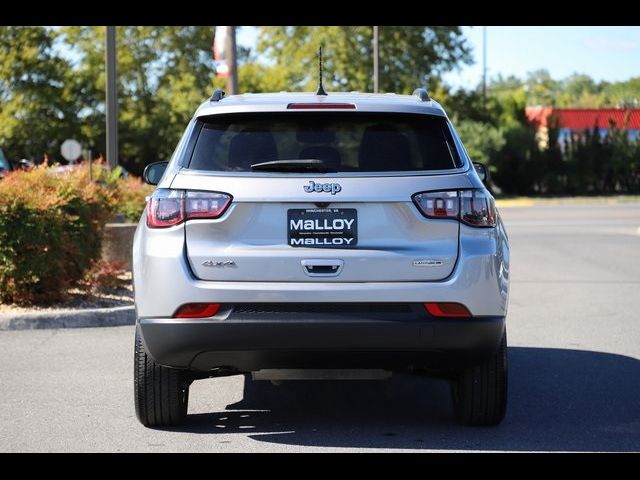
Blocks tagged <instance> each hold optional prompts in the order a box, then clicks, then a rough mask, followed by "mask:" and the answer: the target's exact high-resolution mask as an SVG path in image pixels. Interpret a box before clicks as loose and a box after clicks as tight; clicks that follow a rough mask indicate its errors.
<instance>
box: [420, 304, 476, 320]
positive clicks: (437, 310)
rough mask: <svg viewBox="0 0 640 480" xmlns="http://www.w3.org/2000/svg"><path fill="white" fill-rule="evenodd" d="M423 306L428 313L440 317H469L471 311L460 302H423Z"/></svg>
mask: <svg viewBox="0 0 640 480" xmlns="http://www.w3.org/2000/svg"><path fill="white" fill-rule="evenodd" d="M424 308H425V310H426V311H427V312H429V315H431V316H433V317H441V318H469V317H471V312H469V310H468V309H467V307H465V306H464V305H462V304H461V303H452V302H432V303H425V304H424Z"/></svg>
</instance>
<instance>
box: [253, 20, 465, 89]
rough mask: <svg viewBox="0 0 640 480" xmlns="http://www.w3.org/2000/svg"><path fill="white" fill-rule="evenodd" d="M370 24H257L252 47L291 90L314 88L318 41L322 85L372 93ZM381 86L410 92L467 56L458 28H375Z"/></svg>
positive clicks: (316, 74)
mask: <svg viewBox="0 0 640 480" xmlns="http://www.w3.org/2000/svg"><path fill="white" fill-rule="evenodd" d="M372 37H373V33H372V27H364V26H359V27H346V26H312V27H309V26H307V27H285V26H277V27H260V34H259V37H258V46H257V50H258V52H259V53H261V54H263V55H265V56H266V57H267V59H268V60H270V61H271V62H273V63H274V64H275V65H276V66H277V68H278V69H281V70H282V71H284V72H285V75H286V80H287V84H288V85H289V89H291V90H305V91H314V90H315V89H316V87H317V83H318V67H317V51H318V47H319V46H320V45H323V57H324V68H325V76H324V80H325V87H326V88H328V89H329V90H338V91H345V90H346V91H349V90H358V91H365V92H366V91H372V89H373V80H372V71H373V59H372ZM379 42H380V66H381V70H380V90H381V91H387V92H396V93H411V92H412V91H413V90H414V89H415V88H417V87H418V86H421V85H424V84H425V83H427V84H428V83H429V80H430V79H432V78H434V77H436V76H438V75H439V74H441V73H442V72H444V71H447V70H451V69H452V68H454V67H456V66H457V65H459V64H460V63H470V62H471V55H470V49H469V46H468V45H467V43H466V39H465V38H464V37H463V36H462V32H461V29H460V27H422V26H409V27H380V39H379Z"/></svg>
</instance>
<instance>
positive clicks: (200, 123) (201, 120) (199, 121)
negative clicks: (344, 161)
mask: <svg viewBox="0 0 640 480" xmlns="http://www.w3.org/2000/svg"><path fill="white" fill-rule="evenodd" d="M285 112H286V114H287V115H302V114H305V113H307V114H308V113H309V112H310V111H309V110H288V111H285ZM285 112H263V111H260V112H237V113H236V112H233V113H230V112H225V113H215V114H209V115H201V116H198V117H196V118H195V119H194V120H195V125H194V128H193V130H192V132H191V136H190V138H189V141H188V143H187V145H188V146H189V147H191V148H187V149H186V150H187V151H186V152H184V155H183V157H182V158H181V161H180V162H179V165H180V167H181V169H180V173H181V174H195V175H206V176H213V177H248V178H256V177H264V178H282V177H286V178H311V177H326V178H332V177H337V178H339V177H356V178H357V177H417V176H435V175H454V174H460V173H464V172H467V171H469V169H470V165H471V164H470V162H469V159H468V156H467V154H466V151H465V150H464V148H461V142H460V140H459V138H458V135H457V133H456V131H455V130H454V129H453V126H452V125H451V121H450V120H449V118H448V117H447V116H446V115H435V114H431V113H415V112H402V111H400V112H388V111H385V112H370V111H359V110H348V111H345V112H344V113H345V114H351V115H359V114H370V113H392V114H394V115H399V116H412V117H419V116H424V117H439V118H442V119H444V120H445V124H446V126H447V128H448V130H449V133H450V135H451V138H452V139H453V144H454V145H453V146H454V147H455V150H456V152H457V154H458V157H459V159H460V162H461V165H460V167H457V168H448V169H444V170H394V171H382V172H328V173H318V172H309V173H304V172H255V171H245V172H229V171H222V170H199V169H194V168H191V160H192V157H193V153H194V150H195V144H196V142H197V139H198V136H199V134H200V131H201V130H202V128H203V127H204V124H205V123H206V122H207V121H208V120H213V119H214V118H215V117H218V116H220V115H222V116H225V115H236V114H238V113H239V114H241V115H245V114H246V115H251V114H253V113H261V114H268V113H285ZM347 112H348V113H347ZM447 147H448V148H449V149H451V146H450V145H449V142H447ZM187 154H188V155H187Z"/></svg>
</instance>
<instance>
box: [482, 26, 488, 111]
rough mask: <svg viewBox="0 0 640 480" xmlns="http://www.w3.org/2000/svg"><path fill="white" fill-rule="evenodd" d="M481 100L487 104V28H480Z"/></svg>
mask: <svg viewBox="0 0 640 480" xmlns="http://www.w3.org/2000/svg"><path fill="white" fill-rule="evenodd" d="M482 100H483V101H484V102H485V103H486V102H487V27H486V26H484V27H482Z"/></svg>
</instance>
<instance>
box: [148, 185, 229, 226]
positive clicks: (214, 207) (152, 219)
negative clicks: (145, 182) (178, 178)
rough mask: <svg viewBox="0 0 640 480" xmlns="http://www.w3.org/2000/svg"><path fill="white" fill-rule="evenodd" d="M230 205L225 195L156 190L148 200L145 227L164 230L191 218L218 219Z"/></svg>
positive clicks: (227, 196)
mask: <svg viewBox="0 0 640 480" xmlns="http://www.w3.org/2000/svg"><path fill="white" fill-rule="evenodd" d="M230 203H231V195H227V194H226V193H216V192H190V191H186V192H185V191H184V190H167V189H158V190H156V191H155V192H154V194H153V195H152V196H151V199H150V200H149V204H148V208H147V226H149V227H151V228H165V227H172V226H174V225H178V224H179V223H181V222H183V221H185V220H189V219H192V218H218V217H220V216H221V215H222V214H223V213H224V212H225V210H226V209H227V207H228V206H229V204H230Z"/></svg>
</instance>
